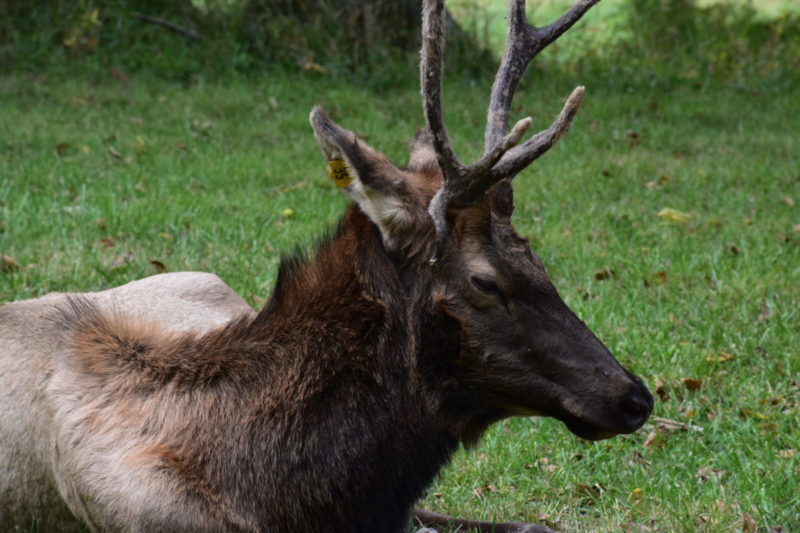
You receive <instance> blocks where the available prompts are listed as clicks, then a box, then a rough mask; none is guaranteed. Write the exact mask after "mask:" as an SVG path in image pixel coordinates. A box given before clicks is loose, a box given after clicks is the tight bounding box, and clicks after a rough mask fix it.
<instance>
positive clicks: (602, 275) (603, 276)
mask: <svg viewBox="0 0 800 533" xmlns="http://www.w3.org/2000/svg"><path fill="white" fill-rule="evenodd" d="M613 275H614V271H613V270H610V269H608V268H601V269H600V270H597V271H596V272H595V273H594V279H596V280H597V281H605V280H607V279H609V278H611V277H612V276H613Z"/></svg>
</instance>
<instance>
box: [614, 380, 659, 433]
mask: <svg viewBox="0 0 800 533" xmlns="http://www.w3.org/2000/svg"><path fill="white" fill-rule="evenodd" d="M619 408H620V411H621V412H622V416H623V418H624V419H625V422H626V423H627V424H628V425H629V426H630V427H631V431H633V430H636V429H639V428H640V427H642V424H644V423H645V421H646V420H647V417H649V416H650V413H651V412H652V410H653V395H652V394H650V391H649V390H647V387H645V386H644V384H643V383H641V382H640V381H639V382H637V383H636V384H635V385H634V386H633V388H632V389H631V391H630V392H629V393H628V394H627V396H625V398H623V399H622V401H621V402H620V406H619Z"/></svg>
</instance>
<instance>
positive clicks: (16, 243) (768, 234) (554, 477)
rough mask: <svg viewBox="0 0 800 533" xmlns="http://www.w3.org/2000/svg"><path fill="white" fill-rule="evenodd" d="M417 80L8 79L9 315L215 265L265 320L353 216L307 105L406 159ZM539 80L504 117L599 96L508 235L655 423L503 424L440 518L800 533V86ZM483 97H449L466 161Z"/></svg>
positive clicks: (2, 109)
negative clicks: (264, 311) (282, 286)
mask: <svg viewBox="0 0 800 533" xmlns="http://www.w3.org/2000/svg"><path fill="white" fill-rule="evenodd" d="M415 76H416V72H414V71H411V72H409V73H408V77H409V81H408V82H407V83H400V84H398V85H397V86H393V87H388V88H387V87H383V88H381V89H380V90H376V89H375V88H370V87H369V86H368V85H363V84H362V85H360V84H354V83H350V82H349V81H348V80H347V78H346V77H345V76H343V75H339V74H334V73H329V72H325V73H319V72H315V71H303V72H294V71H290V70H284V69H275V70H273V71H270V72H267V73H264V74H261V75H257V76H250V77H243V76H234V77H231V78H228V79H224V80H222V79H217V78H209V79H205V78H203V77H193V78H187V79H185V80H181V81H165V80H163V79H158V78H156V77H154V76H148V75H145V74H143V75H136V74H128V75H125V76H119V75H118V76H116V77H114V76H112V75H110V74H109V75H105V76H98V75H74V76H68V75H64V74H63V73H58V74H50V73H48V72H43V73H35V74H27V73H16V74H7V75H3V76H1V77H0V101H1V102H2V104H0V254H2V264H0V303H2V302H6V301H11V300H16V299H23V298H31V297H36V296H39V295H42V294H45V293H47V292H50V291H89V290H99V289H103V288H108V287H112V286H116V285H119V284H122V283H125V282H127V281H131V280H134V279H138V278H141V277H144V276H148V275H152V274H156V273H158V272H161V271H164V270H167V271H181V270H200V271H210V272H215V273H217V274H218V275H220V276H221V277H222V278H223V279H224V280H225V281H226V282H227V283H228V284H229V285H230V286H231V287H232V288H233V289H234V290H235V291H236V292H238V293H239V294H241V295H242V296H243V297H245V298H246V299H247V300H248V301H249V302H250V303H251V304H252V305H253V306H254V307H257V306H260V305H262V304H263V303H264V301H265V300H266V298H267V297H268V296H269V293H270V290H271V287H272V284H273V282H274V279H275V275H276V267H277V263H278V259H279V257H280V254H282V253H285V252H289V251H291V250H292V249H293V248H294V247H295V246H301V247H305V248H308V247H312V246H313V245H314V242H315V239H316V238H317V237H318V236H319V235H321V234H322V233H323V231H324V229H325V228H326V227H328V226H330V225H332V224H335V222H336V220H337V217H338V216H339V215H340V214H341V213H342V211H343V209H344V206H345V205H346V200H345V198H344V197H343V196H342V195H341V193H339V192H338V191H337V190H336V189H335V188H334V187H333V186H332V185H331V184H330V183H329V182H328V180H327V178H326V176H325V170H324V161H323V159H322V157H321V155H320V153H319V150H318V149H317V147H316V143H315V141H314V138H313V135H312V133H311V129H310V127H309V126H308V122H307V115H308V112H309V111H310V109H311V107H312V105H314V104H315V103H320V104H322V105H323V106H325V107H326V109H328V110H329V111H330V112H331V114H332V115H333V116H334V118H335V119H337V120H338V121H340V122H341V123H342V124H343V125H345V126H347V127H349V128H351V129H354V130H356V131H358V132H359V133H360V134H361V136H362V137H363V138H364V139H365V140H366V141H368V142H369V143H370V144H371V145H373V146H375V147H378V148H380V149H381V150H383V151H384V152H385V153H386V154H387V155H388V156H389V157H390V159H392V160H393V161H395V162H396V163H398V164H404V163H405V161H406V157H407V144H408V141H409V140H410V138H411V137H412V135H413V133H414V131H415V129H416V128H417V127H419V126H420V125H421V123H422V114H421V109H420V103H419V96H418V89H417V88H416V85H415V83H414V81H413V78H414V77H415ZM537 76H539V77H538V78H536V79H535V80H532V81H531V83H528V84H526V85H524V86H523V87H522V88H521V89H520V91H519V92H518V96H517V99H516V101H515V107H514V113H515V115H516V116H524V115H531V116H533V118H534V125H535V126H538V127H540V128H543V127H544V126H545V125H546V124H547V123H548V122H549V120H550V119H551V118H552V117H553V116H554V115H555V114H556V113H557V111H558V110H559V109H560V106H561V103H562V100H563V98H564V97H565V96H566V95H568V94H569V92H570V90H571V89H572V87H573V86H574V85H576V84H578V83H585V84H586V85H587V94H586V101H585V104H584V106H583V108H582V110H581V113H580V114H579V116H578V118H577V120H576V122H575V124H574V126H573V128H572V130H571V131H570V132H569V134H568V135H567V136H566V137H565V138H564V139H563V140H562V141H561V142H560V144H558V145H557V146H556V147H555V148H554V149H552V150H551V151H550V152H549V153H548V154H547V155H545V156H544V157H543V158H541V159H540V160H538V161H537V162H536V163H534V164H533V165H532V166H531V167H530V168H529V169H528V170H526V171H525V172H523V173H522V174H521V175H520V176H519V177H518V178H517V179H516V183H515V190H516V204H517V210H516V213H515V225H516V227H517V229H518V231H519V232H520V233H521V234H522V235H524V236H526V237H529V238H530V239H531V243H532V246H533V247H534V248H535V249H536V251H537V252H538V253H539V255H540V256H541V257H542V259H543V260H544V262H545V264H546V265H547V267H548V269H549V272H550V276H551V278H552V279H553V281H554V283H555V285H556V286H557V287H558V289H559V290H560V292H561V294H562V296H563V297H564V299H565V300H566V301H567V303H568V304H569V305H570V306H571V307H572V308H573V309H574V310H575V311H576V312H577V313H578V315H579V316H581V317H582V318H583V320H584V321H586V322H587V324H588V325H589V326H590V327H591V328H592V329H593V331H595V333H596V334H597V335H598V336H599V337H600V338H601V339H603V340H604V342H605V343H606V344H607V345H608V346H609V348H610V349H611V350H612V351H613V352H614V353H615V355H616V356H617V358H618V359H619V360H620V361H621V362H623V364H625V365H626V366H628V367H629V368H631V369H632V370H633V371H634V372H635V373H637V374H639V375H641V376H643V377H644V379H645V380H646V381H647V383H648V385H649V386H650V388H651V390H653V391H654V393H655V394H656V396H657V403H656V408H655V412H654V413H653V418H652V419H651V422H650V423H648V424H647V425H646V426H645V427H644V428H643V429H642V430H640V431H639V432H637V433H635V434H633V435H629V436H623V437H616V438H614V439H611V440H607V441H600V442H594V443H592V442H585V441H581V440H578V439H576V438H575V437H573V436H572V435H571V434H570V433H569V432H568V431H567V430H566V428H564V427H563V426H562V425H561V424H560V423H558V422H556V421H553V420H543V419H512V420H509V421H506V422H503V423H500V424H498V425H497V426H495V427H494V428H493V429H492V430H490V431H489V433H488V434H487V435H486V436H485V437H484V439H483V441H482V443H481V444H480V445H479V446H478V447H477V449H475V450H471V451H463V452H459V454H458V455H457V456H456V457H455V460H454V461H453V463H452V465H451V466H450V467H449V468H448V469H447V470H446V471H445V472H443V474H442V476H441V479H440V480H439V481H438V482H437V484H436V485H435V486H434V487H432V488H431V489H430V491H429V493H428V496H427V499H426V500H425V502H424V504H425V505H426V506H428V507H430V508H433V509H434V510H438V511H442V512H447V513H449V514H457V515H468V516H470V517H473V518H484V519H498V520H515V521H523V520H529V521H538V522H544V523H546V524H548V525H551V526H552V527H556V528H560V529H563V530H566V531H687V532H688V531H731V530H742V529H743V530H744V531H747V532H751V531H769V530H770V528H773V527H782V528H783V531H786V532H790V531H795V530H798V529H800V511H799V509H800V493H798V491H797V485H798V481H797V480H798V479H800V425H798V423H797V420H798V402H800V353H799V352H798V346H800V205H798V203H800V156H798V154H800V135H798V132H800V113H798V109H800V88H798V86H797V84H794V85H792V84H789V85H785V86H782V87H780V88H775V89H774V90H769V89H763V88H761V89H752V88H743V87H741V86H740V85H731V84H726V83H716V82H713V81H711V82H704V83H696V81H695V80H693V79H691V76H688V77H687V79H685V80H684V81H682V82H676V83H672V84H670V85H669V86H668V87H665V86H664V85H660V84H646V83H638V84H631V85H626V84H624V83H622V82H619V81H616V82H614V83H611V82H608V81H607V80H605V81H604V80H599V79H598V80H596V82H595V83H594V84H593V83H592V81H593V80H592V79H584V78H582V77H581V74H580V72H577V73H575V76H574V79H570V77H569V76H565V75H563V74H562V75H561V76H558V77H556V78H555V79H549V78H547V77H546V76H545V75H544V73H541V72H539V73H537ZM490 83H491V80H489V79H483V78H481V77H480V76H478V77H467V76H466V75H458V74H454V75H453V76H451V77H450V78H449V80H448V82H447V86H446V87H445V102H446V115H447V120H448V125H449V129H450V132H451V136H452V137H453V139H454V142H455V144H456V150H457V152H458V153H459V155H460V156H461V158H462V159H464V160H466V159H470V158H474V157H476V156H477V155H478V154H479V152H480V150H481V148H482V131H483V121H484V116H485V99H486V94H487V92H488V84H490ZM665 209H666V210H667V211H665ZM669 210H672V211H669Z"/></svg>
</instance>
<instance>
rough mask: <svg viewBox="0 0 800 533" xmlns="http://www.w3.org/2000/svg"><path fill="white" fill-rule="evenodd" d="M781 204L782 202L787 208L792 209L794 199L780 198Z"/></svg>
mask: <svg viewBox="0 0 800 533" xmlns="http://www.w3.org/2000/svg"><path fill="white" fill-rule="evenodd" d="M781 202H783V203H784V204H785V205H787V206H789V207H794V199H793V198H791V197H789V196H784V197H783V198H781Z"/></svg>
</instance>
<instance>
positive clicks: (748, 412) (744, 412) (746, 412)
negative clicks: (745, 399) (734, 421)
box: [739, 408, 767, 420]
mask: <svg viewBox="0 0 800 533" xmlns="http://www.w3.org/2000/svg"><path fill="white" fill-rule="evenodd" d="M739 417H740V418H741V419H742V420H747V419H748V418H755V419H757V420H766V419H767V415H765V414H764V413H759V412H758V411H753V410H752V409H747V408H742V409H739Z"/></svg>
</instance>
